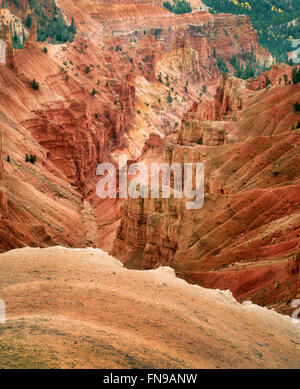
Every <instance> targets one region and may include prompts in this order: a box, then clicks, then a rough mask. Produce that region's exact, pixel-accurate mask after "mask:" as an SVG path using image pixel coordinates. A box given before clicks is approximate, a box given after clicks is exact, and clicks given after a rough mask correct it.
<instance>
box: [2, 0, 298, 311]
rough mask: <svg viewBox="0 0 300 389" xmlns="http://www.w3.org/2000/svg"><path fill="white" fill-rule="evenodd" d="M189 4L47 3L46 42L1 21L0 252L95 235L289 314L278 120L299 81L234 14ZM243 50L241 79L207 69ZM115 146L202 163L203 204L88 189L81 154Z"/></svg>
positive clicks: (288, 151)
mask: <svg viewBox="0 0 300 389" xmlns="http://www.w3.org/2000/svg"><path fill="white" fill-rule="evenodd" d="M191 3H192V6H193V7H194V11H193V12H192V13H188V14H184V15H175V14H172V13H170V12H168V11H167V10H166V9H165V8H163V7H162V2H161V1H142V0H141V1H129V0H128V1H125V2H122V3H119V2H117V1H115V2H112V1H110V2H108V1H97V2H94V1H89V0H78V1H76V2H75V1H72V0H59V1H58V2H57V5H58V6H59V7H60V8H61V9H62V10H63V12H64V15H65V17H66V19H67V20H68V22H70V20H71V18H72V17H74V20H75V23H76V27H77V34H76V35H75V39H74V41H73V42H66V43H63V44H56V45H52V44H50V43H49V42H38V41H37V29H36V27H35V26H32V28H31V29H30V30H29V29H27V28H26V27H25V35H26V37H27V41H26V43H25V47H24V49H12V43H11V37H10V36H9V31H8V30H7V29H6V28H5V26H4V25H3V26H2V27H1V31H2V35H1V36H0V37H1V39H3V40H4V41H5V42H6V52H7V53H8V54H7V55H6V64H0V85H1V89H0V125H1V142H0V155H1V160H0V205H1V208H0V218H1V220H0V251H1V252H3V253H5V252H6V251H8V250H12V249H15V248H20V247H24V246H31V247H40V248H46V247H49V246H56V245H64V246H65V247H69V248H71V247H77V248H84V247H94V248H96V247H98V248H101V249H103V250H105V251H108V252H109V253H111V254H112V255H113V256H114V257H116V258H117V259H119V260H121V261H122V262H123V263H124V266H125V267H127V268H129V269H132V270H134V269H135V270H142V269H144V270H149V269H156V268H158V267H161V266H166V265H167V266H170V267H172V268H173V269H174V271H175V272H176V275H177V276H178V277H180V278H183V279H184V280H186V281H188V282H189V283H191V284H197V285H199V286H202V287H205V288H213V289H224V290H226V289H229V290H230V291H231V292H232V293H233V296H234V297H235V298H236V299H237V300H238V301H240V302H243V301H246V300H251V301H252V302H253V303H255V304H259V305H261V306H266V307H268V308H274V309H276V310H277V311H278V312H280V313H285V314H289V315H291V314H292V311H293V308H292V302H293V300H295V299H297V298H299V296H300V276H299V274H300V273H299V272H300V270H299V266H300V265H299V240H300V217H299V215H300V168H299V166H300V153H299V148H300V133H299V129H298V128H295V129H294V130H292V127H293V126H294V127H297V123H298V120H299V114H298V113H297V112H296V111H295V109H294V104H295V103H296V102H297V101H300V87H299V84H296V85H294V84H293V83H289V82H291V75H292V67H291V66H289V65H285V64H274V59H273V58H272V56H271V55H270V54H269V53H268V52H267V51H266V50H265V49H264V48H263V47H261V46H260V45H259V43H258V38H257V33H256V31H255V30H254V29H253V27H252V26H251V23H250V20H249V18H248V17H247V16H244V15H230V14H226V15H225V14H212V13H209V12H208V11H207V10H206V8H205V6H204V5H203V4H202V2H200V1H195V2H191ZM204 3H205V2H204ZM23 4H24V10H26V12H27V5H28V2H27V1H25V0H24V1H23ZM201 4H202V5H201ZM200 6H202V9H201V10H200ZM13 11H14V12H15V14H16V15H17V16H18V18H19V19H22V17H25V16H26V13H24V12H25V11H22V10H17V9H14V8H12V10H11V12H12V13H13ZM7 13H8V11H6V15H7ZM6 17H8V16H6ZM45 48H46V50H45ZM245 55H246V56H247V55H255V57H256V59H257V61H258V63H260V64H261V66H266V67H272V68H271V69H270V70H267V71H266V72H264V73H262V74H261V75H260V76H259V77H257V78H255V79H248V80H241V79H238V78H236V77H234V76H233V75H231V74H229V73H226V74H222V72H221V71H220V70H219V67H218V59H219V58H221V59H222V61H224V62H225V63H226V64H227V65H228V67H229V70H233V69H232V67H231V65H230V59H231V58H232V57H233V56H240V57H241V58H242V57H243V56H245ZM272 65H274V66H272ZM285 76H286V77H285ZM267 77H268V79H269V80H270V82H271V84H270V85H267V83H266V79H267ZM33 79H35V80H36V81H37V82H38V84H39V88H38V90H35V89H33V87H32V81H33ZM285 79H287V81H288V82H287V83H286V82H285ZM93 91H94V92H93ZM169 96H170V98H169ZM30 153H32V154H33V155H36V158H37V160H36V162H35V163H34V164H33V163H30V162H26V159H25V156H26V154H30ZM120 154H127V156H128V158H129V160H130V161H141V162H145V163H146V164H150V163H151V162H168V163H174V162H178V163H180V164H183V163H184V162H186V161H189V162H203V163H204V165H205V201H204V206H203V207H202V208H201V209H199V210H196V211H186V210H185V207H184V205H183V200H181V199H173V198H171V199H170V200H168V199H150V198H149V199H127V200H126V201H124V200H122V199H118V198H117V199H104V200H103V199H99V198H98V197H97V195H96V192H95V189H96V184H97V182H98V179H99V178H98V177H97V176H96V168H97V165H98V164H99V163H101V162H104V161H105V162H111V163H113V164H117V162H118V157H119V155H120ZM3 255H5V254H3ZM7 255H9V254H7ZM178 282H180V281H178Z"/></svg>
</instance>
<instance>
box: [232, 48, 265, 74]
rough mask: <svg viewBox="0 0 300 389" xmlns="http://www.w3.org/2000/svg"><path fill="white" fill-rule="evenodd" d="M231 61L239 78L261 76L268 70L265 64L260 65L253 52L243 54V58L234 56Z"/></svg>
mask: <svg viewBox="0 0 300 389" xmlns="http://www.w3.org/2000/svg"><path fill="white" fill-rule="evenodd" d="M230 63H231V65H232V66H233V67H234V70H235V74H234V75H235V76H236V77H238V78H242V79H243V80H247V79H248V78H253V77H254V76H259V75H260V74H261V73H262V72H264V71H266V70H268V68H267V67H266V66H265V65H264V66H261V65H260V63H259V62H258V61H257V58H256V56H255V55H254V54H253V53H250V54H243V55H242V56H241V58H239V57H238V56H233V57H231V59H230Z"/></svg>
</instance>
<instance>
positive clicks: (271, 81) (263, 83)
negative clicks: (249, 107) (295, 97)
mask: <svg viewBox="0 0 300 389" xmlns="http://www.w3.org/2000/svg"><path fill="white" fill-rule="evenodd" d="M292 69H293V68H292V66H289V65H286V64H280V65H278V64H275V65H274V66H272V68H271V69H270V70H268V71H266V72H263V73H262V74H261V75H260V76H259V77H258V78H256V79H251V80H248V81H247V88H249V89H251V90H260V89H264V88H266V87H267V82H268V85H271V86H276V85H277V86H278V85H281V86H284V85H287V84H288V83H289V82H291V81H292Z"/></svg>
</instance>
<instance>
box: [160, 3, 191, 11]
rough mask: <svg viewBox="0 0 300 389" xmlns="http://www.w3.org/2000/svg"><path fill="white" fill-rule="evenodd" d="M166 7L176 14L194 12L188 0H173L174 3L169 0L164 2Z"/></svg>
mask: <svg viewBox="0 0 300 389" xmlns="http://www.w3.org/2000/svg"><path fill="white" fill-rule="evenodd" d="M163 5H164V7H165V8H167V10H169V11H170V12H173V13H174V14H186V13H189V12H192V7H191V4H190V3H189V2H188V1H186V0H173V4H171V3H170V2H169V1H165V2H164V4H163Z"/></svg>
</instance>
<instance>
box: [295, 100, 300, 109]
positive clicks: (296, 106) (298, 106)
mask: <svg viewBox="0 0 300 389" xmlns="http://www.w3.org/2000/svg"><path fill="white" fill-rule="evenodd" d="M294 109H295V111H296V112H300V103H298V101H297V102H296V103H295V104H294Z"/></svg>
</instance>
